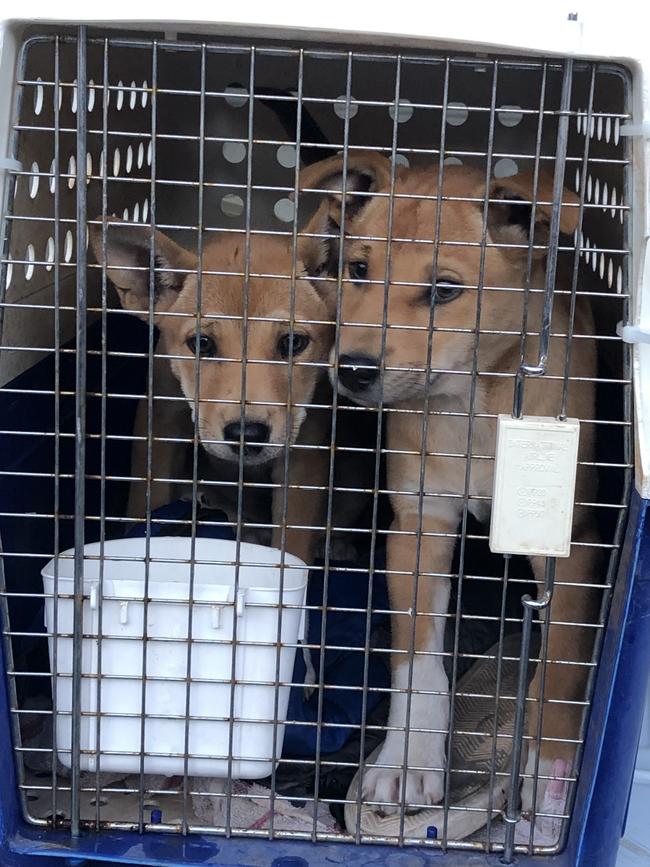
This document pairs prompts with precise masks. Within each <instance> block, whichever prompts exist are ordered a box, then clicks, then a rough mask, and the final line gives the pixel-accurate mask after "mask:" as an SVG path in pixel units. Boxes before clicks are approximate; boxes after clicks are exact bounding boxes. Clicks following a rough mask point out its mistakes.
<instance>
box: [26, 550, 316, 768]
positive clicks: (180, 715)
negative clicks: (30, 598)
mask: <svg viewBox="0 0 650 867" xmlns="http://www.w3.org/2000/svg"><path fill="white" fill-rule="evenodd" d="M149 545H150V548H149V561H150V562H149V570H148V588H147V596H148V598H149V603H148V605H147V608H146V612H147V622H146V633H145V631H144V630H143V616H144V611H145V606H144V597H145V576H146V573H147V569H146V563H145V546H146V542H145V539H123V540H117V541H112V542H105V543H104V546H103V557H102V558H101V559H100V545H99V544H93V545H86V546H85V548H84V602H83V633H84V638H83V652H82V687H81V712H82V714H83V716H82V718H81V768H82V770H89V771H90V770H96V769H97V767H98V761H100V764H99V767H100V769H101V770H103V771H119V772H124V773H134V772H138V771H139V770H140V757H141V754H142V746H144V753H145V756H144V772H145V773H149V774H165V775H174V774H182V773H183V772H184V767H185V755H186V750H187V755H189V760H188V773H189V774H192V775H194V776H206V777H212V776H214V777H225V776H227V774H228V772H229V757H230V756H232V765H231V767H230V773H232V775H233V776H235V777H240V778H246V779H256V778H262V777H265V776H267V775H268V774H269V773H271V770H272V767H273V755H274V750H273V741H274V730H275V729H277V736H276V738H277V740H276V746H275V756H276V759H277V758H279V757H280V755H281V753H282V742H283V738H284V725H283V723H284V721H285V718H286V712H287V702H288V700H289V687H286V686H283V687H280V688H279V689H277V690H276V687H275V683H276V682H277V681H278V679H279V681H280V682H284V683H286V682H290V681H291V676H292V672H293V663H294V657H295V651H296V648H295V645H296V642H297V641H298V640H299V638H302V634H301V633H302V625H303V623H304V609H301V606H304V604H305V597H306V589H307V567H306V566H305V564H304V563H303V562H302V561H301V560H299V559H298V558H297V557H293V556H292V555H290V554H286V555H285V561H284V562H285V564H286V565H287V566H288V567H290V568H287V569H284V570H283V577H282V598H280V587H281V572H282V570H281V569H280V563H281V553H280V551H278V550H276V549H273V548H263V547H261V546H260V545H250V544H242V545H241V546H240V550H239V562H240V567H239V570H238V574H237V569H236V566H235V557H236V543H235V542H228V541H223V540H219V539H195V540H194V545H195V548H194V563H195V566H194V582H193V591H192V599H193V602H192V605H191V606H190V604H189V598H190V595H189V590H190V575H191V561H190V557H191V554H192V552H191V545H192V540H191V539H190V538H183V537H178V538H177V537H173V538H160V537H158V538H154V539H151V540H150V543H149ZM73 556H74V551H72V550H70V551H65V552H64V553H63V554H60V555H59V557H58V558H56V560H52V561H50V563H48V564H47V566H46V567H45V568H44V569H43V573H42V574H43V583H44V589H45V594H46V596H45V622H46V627H47V631H48V633H49V647H50V661H51V662H53V661H54V656H53V653H54V647H55V642H56V660H55V662H56V672H55V677H54V679H55V683H56V687H55V688H56V702H57V704H56V708H57V718H56V744H57V749H58V751H59V759H60V760H61V762H63V764H64V765H67V766H68V767H70V765H71V752H70V750H71V744H72V740H71V728H72V725H71V720H72V717H71V710H72V677H71V675H72V631H73V575H74V561H73ZM57 562H58V576H57V578H56V597H57V599H56V603H57V604H56V608H55V563H57ZM236 574H237V595H236V598H235V578H236ZM286 606H291V607H286ZM190 612H191V637H192V641H191V643H190V642H188V635H189V634H190V633H189V623H190ZM280 612H281V618H282V622H281V630H280V636H281V646H280V648H279V649H278V625H279V618H280ZM145 635H146V644H145V642H144V638H145ZM233 637H235V638H236V641H235V643H233ZM100 639H101V640H100ZM287 645H288V646H287ZM145 647H146V652H145ZM188 648H190V651H191V660H190V671H191V685H190V686H189V716H190V722H189V736H188V741H187V745H186V719H187V716H186V702H187V700H188V686H187V683H188V681H187V672H188ZM233 654H234V686H233ZM143 665H144V666H146V668H145V670H144V675H145V680H146V687H145V689H144V708H143V681H142V678H143ZM52 667H53V668H54V665H53V666H52ZM276 691H277V711H276ZM231 701H232V702H233V705H232V708H233V710H232V715H233V719H234V722H233V724H232V741H231V732H230V729H231V725H230V723H229V721H228V720H229V717H230V714H231ZM143 716H144V744H143V742H142V738H143V733H142V721H143ZM274 720H277V723H278V724H277V726H275V725H274ZM100 756H101V759H99V757H100Z"/></svg>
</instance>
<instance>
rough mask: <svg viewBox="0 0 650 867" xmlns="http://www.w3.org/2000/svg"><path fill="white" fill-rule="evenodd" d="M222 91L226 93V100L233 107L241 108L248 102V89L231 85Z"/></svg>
mask: <svg viewBox="0 0 650 867" xmlns="http://www.w3.org/2000/svg"><path fill="white" fill-rule="evenodd" d="M224 92H225V94H226V97H225V99H226V102H227V103H228V105H231V106H232V107H233V108H241V107H242V106H243V105H246V103H247V102H248V91H247V90H246V89H245V88H243V87H237V86H236V85H231V86H230V87H227V88H226V90H225V91H224Z"/></svg>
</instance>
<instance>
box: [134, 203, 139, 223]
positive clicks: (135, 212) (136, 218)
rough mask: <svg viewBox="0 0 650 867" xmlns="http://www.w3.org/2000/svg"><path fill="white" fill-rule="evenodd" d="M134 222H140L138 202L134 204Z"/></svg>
mask: <svg viewBox="0 0 650 867" xmlns="http://www.w3.org/2000/svg"><path fill="white" fill-rule="evenodd" d="M133 222H134V223H139V222H140V205H139V204H138V203H137V202H136V203H135V205H134V206H133Z"/></svg>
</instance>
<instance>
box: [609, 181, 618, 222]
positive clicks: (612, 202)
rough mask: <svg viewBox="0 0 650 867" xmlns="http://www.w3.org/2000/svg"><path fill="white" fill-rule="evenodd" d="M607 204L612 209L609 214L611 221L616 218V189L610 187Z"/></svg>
mask: <svg viewBox="0 0 650 867" xmlns="http://www.w3.org/2000/svg"><path fill="white" fill-rule="evenodd" d="M609 203H610V205H611V206H612V209H611V211H610V212H609V213H610V215H611V217H612V219H614V217H615V216H616V187H612V192H611V195H610V199H609Z"/></svg>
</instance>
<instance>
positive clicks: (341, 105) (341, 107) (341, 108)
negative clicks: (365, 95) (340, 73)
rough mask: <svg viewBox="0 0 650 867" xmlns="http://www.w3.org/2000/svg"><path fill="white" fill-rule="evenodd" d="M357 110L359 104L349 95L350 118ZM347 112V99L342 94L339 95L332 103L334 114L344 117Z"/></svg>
mask: <svg viewBox="0 0 650 867" xmlns="http://www.w3.org/2000/svg"><path fill="white" fill-rule="evenodd" d="M358 111H359V104H358V103H357V101H356V99H355V98H354V97H353V96H351V97H350V112H349V117H350V119H351V118H353V117H355V115H356V114H357V112H358ZM347 113H348V106H347V100H346V97H345V94H344V95H343V96H339V97H338V99H337V100H336V102H335V103H334V114H335V115H336V116H337V117H340V118H345V116H346V114H347Z"/></svg>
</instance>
